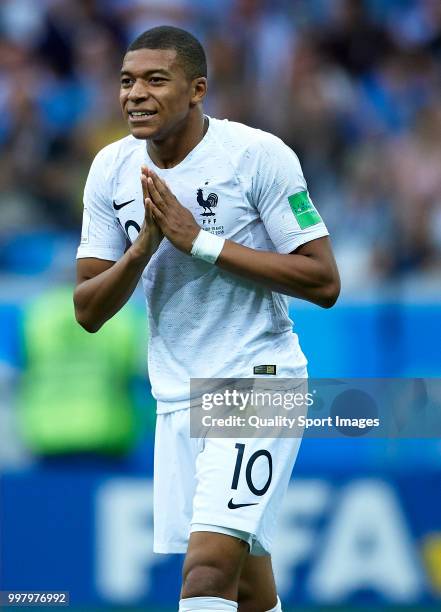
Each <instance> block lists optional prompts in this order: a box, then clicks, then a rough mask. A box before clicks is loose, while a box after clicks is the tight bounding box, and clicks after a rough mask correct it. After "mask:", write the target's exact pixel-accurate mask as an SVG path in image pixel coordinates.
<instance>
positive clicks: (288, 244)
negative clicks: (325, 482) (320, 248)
mask: <svg viewBox="0 0 441 612" xmlns="http://www.w3.org/2000/svg"><path fill="white" fill-rule="evenodd" d="M324 236H329V232H328V229H327V228H326V225H325V224H324V223H320V224H319V225H317V226H316V227H315V228H314V227H312V228H311V230H310V231H307V230H303V231H302V233H299V234H297V235H296V236H295V237H292V238H290V239H289V240H286V241H285V242H283V243H282V244H281V245H279V246H278V247H277V252H278V253H281V254H283V255H286V254H288V253H292V251H295V250H296V249H298V248H299V246H301V245H302V244H306V243H307V242H311V240H316V239H317V238H323V237H324Z"/></svg>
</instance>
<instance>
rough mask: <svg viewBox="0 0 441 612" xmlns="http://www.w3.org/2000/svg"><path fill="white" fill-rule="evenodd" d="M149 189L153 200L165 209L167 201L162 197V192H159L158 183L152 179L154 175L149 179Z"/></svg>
mask: <svg viewBox="0 0 441 612" xmlns="http://www.w3.org/2000/svg"><path fill="white" fill-rule="evenodd" d="M147 184H148V190H149V193H150V197H151V199H152V200H153V202H154V203H155V204H156V206H157V207H159V208H161V210H162V209H164V208H165V202H164V200H163V199H162V196H161V194H160V193H159V191H158V189H157V188H156V185H155V183H154V181H153V179H152V177H149V179H148V181H147Z"/></svg>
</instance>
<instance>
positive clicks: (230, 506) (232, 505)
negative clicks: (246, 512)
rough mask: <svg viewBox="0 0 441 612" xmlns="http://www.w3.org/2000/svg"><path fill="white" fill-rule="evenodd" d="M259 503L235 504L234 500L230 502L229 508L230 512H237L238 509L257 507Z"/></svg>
mask: <svg viewBox="0 0 441 612" xmlns="http://www.w3.org/2000/svg"><path fill="white" fill-rule="evenodd" d="M258 504H259V502H254V503H253V504H235V503H234V502H233V498H231V499H230V501H229V502H228V507H229V509H230V510H236V508H245V506H257V505H258Z"/></svg>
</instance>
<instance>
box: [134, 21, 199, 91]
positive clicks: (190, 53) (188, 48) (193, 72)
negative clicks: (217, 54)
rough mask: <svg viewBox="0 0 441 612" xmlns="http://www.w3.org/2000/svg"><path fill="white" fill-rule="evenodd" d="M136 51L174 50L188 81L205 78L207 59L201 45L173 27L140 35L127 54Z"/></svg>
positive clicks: (190, 36) (195, 39)
mask: <svg viewBox="0 0 441 612" xmlns="http://www.w3.org/2000/svg"><path fill="white" fill-rule="evenodd" d="M137 49H174V50H175V51H176V55H177V57H178V58H179V61H180V63H181V65H182V67H183V68H184V70H185V73H186V75H187V77H188V79H190V80H192V79H196V78H198V77H206V76H207V59H206V57H205V51H204V48H203V47H202V45H201V43H200V42H199V41H198V39H197V38H195V37H194V36H193V35H192V34H190V32H187V31H186V30H181V28H175V27H173V26H158V27H157V28H152V29H151V30H147V31H146V32H143V33H142V34H140V35H139V36H138V37H137V38H135V40H134V41H133V42H132V44H131V45H129V48H128V49H127V52H129V51H136V50H137Z"/></svg>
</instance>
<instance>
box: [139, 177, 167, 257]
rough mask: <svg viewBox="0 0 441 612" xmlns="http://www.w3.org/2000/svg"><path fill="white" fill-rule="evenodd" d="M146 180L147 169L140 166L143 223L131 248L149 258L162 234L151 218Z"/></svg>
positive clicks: (162, 236)
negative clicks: (143, 212) (143, 211)
mask: <svg viewBox="0 0 441 612" xmlns="http://www.w3.org/2000/svg"><path fill="white" fill-rule="evenodd" d="M147 179H148V169H147V168H146V166H142V167H141V185H142V195H143V202H144V210H145V214H144V223H143V224H142V226H141V230H140V232H139V234H138V237H137V239H136V240H135V242H134V243H133V247H134V249H135V250H137V251H138V250H139V251H140V252H141V254H145V255H147V256H150V257H151V256H152V255H153V253H154V252H155V251H156V249H157V248H158V246H159V244H160V242H161V240H162V239H163V238H164V234H163V233H162V231H161V229H160V227H159V225H158V224H157V223H156V221H155V220H154V219H153V216H152V209H151V206H150V205H149V203H148V200H149V198H150V193H149V188H148V184H147Z"/></svg>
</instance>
